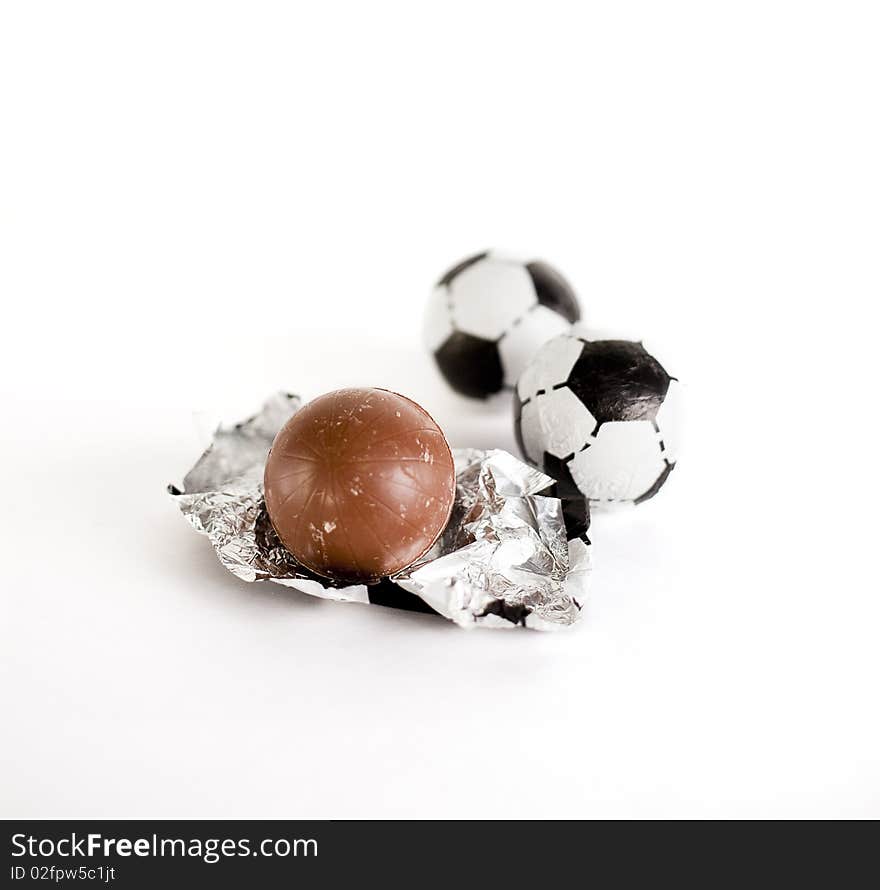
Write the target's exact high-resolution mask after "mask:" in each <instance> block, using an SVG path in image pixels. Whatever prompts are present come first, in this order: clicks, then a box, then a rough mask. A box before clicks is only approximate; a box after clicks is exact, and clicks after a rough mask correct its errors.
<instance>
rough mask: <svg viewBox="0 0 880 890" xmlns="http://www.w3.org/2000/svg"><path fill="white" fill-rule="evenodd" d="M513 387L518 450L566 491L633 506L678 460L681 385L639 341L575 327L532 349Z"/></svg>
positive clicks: (651, 493) (565, 493)
mask: <svg viewBox="0 0 880 890" xmlns="http://www.w3.org/2000/svg"><path fill="white" fill-rule="evenodd" d="M516 389H517V391H516V396H515V397H514V412H515V417H514V426H515V431H516V437H517V440H518V442H519V446H520V450H521V451H522V453H523V455H524V456H525V458H526V460H528V461H529V462H531V463H532V464H534V465H535V466H537V467H540V468H541V469H542V470H543V471H544V472H545V473H547V474H548V475H550V476H553V477H554V478H555V479H556V480H557V483H558V485H557V488H558V492H559V494H560V495H561V496H562V497H576V496H583V497H586V498H588V499H589V500H590V501H592V502H594V503H636V504H639V503H641V502H642V501H646V500H648V498H651V497H653V496H654V495H655V494H656V493H657V492H658V491H659V490H660V488H661V486H662V485H663V484H664V483H665V482H666V480H667V479H668V478H669V474H670V473H671V472H672V470H673V468H674V467H675V462H676V459H677V453H678V443H679V439H680V418H681V412H680V399H681V391H680V385H679V383H678V381H677V380H676V378H675V377H671V376H670V375H669V374H668V373H667V372H666V369H665V368H664V367H663V366H662V365H661V364H660V362H658V361H657V359H656V358H655V357H654V356H653V355H651V354H650V353H649V352H648V351H647V350H646V349H645V347H644V346H643V345H642V343H641V342H638V341H633V340H614V339H593V337H592V336H591V335H589V334H588V333H587V332H585V331H583V330H582V329H580V328H578V327H574V328H572V329H571V331H569V333H567V334H564V335H562V336H560V337H556V338H554V339H553V340H550V341H549V342H548V343H546V344H545V345H544V346H543V347H542V348H541V349H540V350H539V351H538V353H537V355H536V356H535V358H534V359H533V360H532V362H531V363H530V364H529V366H528V367H527V368H526V370H525V371H524V372H523V374H522V376H521V377H520V379H519V382H518V383H517V388H516Z"/></svg>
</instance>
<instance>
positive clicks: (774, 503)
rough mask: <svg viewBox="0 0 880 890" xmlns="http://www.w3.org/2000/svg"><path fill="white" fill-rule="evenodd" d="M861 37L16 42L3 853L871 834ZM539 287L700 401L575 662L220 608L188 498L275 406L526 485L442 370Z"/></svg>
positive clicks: (475, 11) (296, 24)
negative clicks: (357, 402) (382, 819)
mask: <svg viewBox="0 0 880 890" xmlns="http://www.w3.org/2000/svg"><path fill="white" fill-rule="evenodd" d="M878 40H880V34H878V17H877V11H876V6H875V5H874V4H871V3H864V4H857V3H841V2H834V3H832V2H828V3H810V2H804V3H790V4H787V3H779V2H769V3H768V2H760V3H749V2H737V3H710V4H707V3H697V2H695V3H664V4H652V3H644V4H640V3H638V4H637V3H627V2H621V3H608V4H601V5H587V4H581V3H571V4H558V3H551V2H543V3H540V4H535V3H512V2H505V3H485V2H468V3H460V4H459V3H453V2H444V3H443V4H431V5H430V6H429V5H427V4H415V3H377V2H373V3H364V4H355V3H351V4H335V3H323V4H308V5H307V4H298V5H297V4H278V5H273V4H264V3H250V2H249V3H238V4H229V3H206V4H203V5H199V4H194V3H177V2H175V3H156V2H154V3H149V4H128V3H126V4H120V3H90V2H85V3H77V4H70V3H57V4H53V3H39V4H35V3H24V2H23V3H16V2H9V3H5V4H4V5H3V7H2V13H0V90H2V94H0V128H2V138H0V185H2V192H0V300H2V306H3V322H2V326H0V330H2V350H0V363H2V366H0V372H2V373H0V388H2V437H0V470H2V494H3V500H4V508H3V511H2V514H0V547H2V565H0V587H2V597H3V599H2V612H0V623H2V651H0V669H2V677H0V679H2V702H0V705H2V715H3V716H2V723H3V729H2V735H0V760H2V770H3V775H2V786H0V801H2V802H0V815H2V816H4V817H24V816H37V817H50V816H53V817H96V816H106V817H208V816H217V817H310V816H311V817H343V816H368V817H377V816H474V817H514V816H516V817H520V816H522V817H545V816H584V817H609V816H610V817H639V816H642V817H684V816H695V817H745V816H751V817H780V816H794V817H818V816H824V817H864V816H873V817H877V816H880V765H878V750H880V718H878V708H877V699H878V689H877V686H878V676H880V656H878V625H880V621H878V619H880V602H878V593H877V591H878V584H877V580H876V577H875V575H876V566H877V551H878V545H877V520H876V503H877V496H878V491H877V473H878V470H877V467H878V465H880V464H878V447H880V439H878V436H877V432H878V430H877V420H876V418H877V413H878V408H877V391H878V370H877V366H878V357H877V347H876V343H877V338H876V323H877V310H876V304H877V299H878V275H877V270H878V264H877V257H878V250H877V249H878V235H880V226H878V207H880V201H878V199H880V188H878V158H880V138H878V135H880V134H878V82H880V70H878V53H877V46H878ZM487 246H497V247H503V248H509V249H522V250H525V251H528V252H532V253H534V254H536V255H539V256H543V257H545V258H546V259H548V260H550V261H551V262H553V263H555V264H556V265H558V266H559V268H561V269H562V270H563V271H564V272H565V273H566V275H567V276H568V277H569V278H570V279H571V280H572V281H573V282H574V284H575V286H576V288H577V289H578V292H579V294H580V297H581V301H582V304H583V307H584V311H585V315H586V317H587V320H588V322H590V323H592V324H594V325H596V326H599V327H624V328H627V329H630V330H635V331H638V332H640V333H641V334H642V335H643V336H644V337H645V339H646V341H649V342H650V343H651V344H661V343H662V344H664V346H663V348H662V350H661V349H660V348H659V347H657V346H655V347H654V348H655V349H656V351H657V352H658V355H659V358H660V359H661V361H662V362H663V363H664V364H665V365H666V366H667V368H668V369H669V371H670V372H671V373H673V374H675V375H676V376H679V377H681V378H682V380H684V381H686V382H687V383H688V398H689V427H688V443H687V444H688V448H687V451H686V454H685V457H684V459H683V460H682V461H681V462H680V465H679V467H678V468H677V469H676V471H675V473H674V474H673V475H672V477H671V478H670V480H669V483H668V485H667V487H666V488H665V489H664V490H663V492H662V493H661V494H660V495H658V497H657V498H655V499H654V500H653V501H652V502H650V503H648V504H646V505H644V506H643V507H641V508H638V509H637V510H635V511H633V512H630V513H627V514H624V515H618V516H611V517H608V516H598V517H597V518H596V519H595V522H594V528H593V541H594V545H595V546H594V557H595V565H596V569H595V572H594V587H593V592H592V598H591V600H590V601H589V603H588V605H587V608H586V610H585V617H584V621H583V622H582V624H581V625H580V626H578V627H577V628H575V629H573V630H571V631H570V632H565V633H559V634H555V635H553V634H550V635H542V634H539V633H528V632H508V633H502V632H493V631H475V632H473V633H466V632H463V631H461V630H458V629H456V628H455V627H454V626H452V625H449V624H447V623H446V622H444V621H442V620H440V619H434V618H430V617H424V616H416V615H411V614H403V613H397V612H394V611H392V610H387V609H382V608H376V607H373V608H371V607H365V606H340V605H336V604H333V603H326V602H320V601H317V600H313V599H309V598H308V597H305V596H302V595H299V594H296V593H292V592H285V591H283V590H280V589H276V588H275V587H273V586H272V585H248V584H245V583H243V582H240V581H238V580H236V579H235V578H234V577H232V576H231V575H229V574H227V573H226V572H225V571H224V569H223V568H222V567H221V566H220V565H219V563H218V562H217V561H216V559H215V557H214V555H213V553H212V551H211V548H210V546H209V544H208V542H207V540H206V539H204V538H202V537H200V536H198V535H196V534H194V533H193V532H192V531H191V529H190V528H189V527H188V526H187V524H186V522H185V521H184V519H183V518H182V517H181V516H180V514H179V512H178V510H177V507H176V506H175V505H174V504H173V503H172V502H171V500H170V499H169V498H168V497H167V495H166V494H165V491H164V487H165V484H166V483H168V482H171V481H176V482H179V481H180V479H181V477H182V476H183V473H184V472H185V471H186V469H187V468H188V467H189V466H190V465H191V463H192V462H193V461H194V459H195V458H196V456H197V454H198V452H199V450H200V448H201V446H202V445H203V444H204V442H205V436H206V434H208V433H209V432H210V429H211V425H212V423H214V421H215V420H217V419H220V418H222V419H225V420H228V421H234V420H237V419H239V418H240V417H241V416H243V415H246V414H247V413H249V412H251V411H252V410H253V409H255V408H256V407H257V406H258V405H259V404H260V403H261V402H262V400H263V399H264V397H265V396H266V395H268V394H269V393H270V392H272V391H274V390H276V389H289V390H292V391H296V392H299V393H301V394H302V395H304V396H307V397H309V396H314V395H317V394H318V393H320V392H322V391H326V390H330V389H333V388H335V387H338V386H340V385H344V384H354V385H358V384H360V385H382V386H387V387H391V388H394V389H398V390H402V391H403V392H405V393H407V394H408V395H410V396H412V397H414V398H416V399H417V400H418V401H420V402H422V403H423V404H424V405H425V406H426V407H427V408H428V410H429V411H431V413H433V414H434V415H435V417H436V418H437V419H438V420H439V421H440V423H441V424H442V425H443V426H444V427H445V428H446V430H447V432H448V434H449V437H450V439H451V440H452V442H453V444H455V445H478V446H485V445H494V446H502V447H508V448H511V449H513V448H514V444H513V438H512V433H511V427H510V418H509V416H508V412H507V409H506V407H504V406H501V407H500V408H498V407H496V408H494V409H487V408H486V407H482V406H474V405H473V404H471V403H468V402H465V401H463V400H458V399H456V398H455V397H453V396H451V395H449V394H448V393H447V392H446V390H445V389H444V386H443V384H442V381H441V380H440V378H439V377H438V376H437V375H436V373H435V371H434V369H433V367H432V365H431V363H430V360H429V358H428V357H427V356H426V355H425V354H424V353H423V351H422V349H421V346H420V345H419V341H418V332H419V326H420V320H421V313H422V309H423V306H424V304H425V300H426V296H427V293H428V291H429V289H430V286H431V284H432V283H433V281H434V280H435V279H436V278H437V277H438V276H439V275H440V274H441V273H442V272H443V271H444V269H445V267H447V266H448V265H450V264H451V263H452V262H454V261H456V260H457V259H459V258H460V257H462V256H464V255H466V254H468V253H470V252H473V251H477V250H481V249H483V248H485V247H487Z"/></svg>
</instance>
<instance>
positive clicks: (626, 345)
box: [568, 340, 672, 424]
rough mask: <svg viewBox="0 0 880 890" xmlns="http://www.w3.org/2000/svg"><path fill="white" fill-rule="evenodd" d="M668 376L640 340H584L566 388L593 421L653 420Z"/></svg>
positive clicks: (668, 378) (660, 402)
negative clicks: (584, 407)
mask: <svg viewBox="0 0 880 890" xmlns="http://www.w3.org/2000/svg"><path fill="white" fill-rule="evenodd" d="M671 379H672V378H671V377H670V376H669V375H668V374H667V373H666V371H665V370H664V369H663V366H662V365H661V364H660V362H658V361H657V359H655V358H654V357H653V356H652V355H650V354H649V353H648V352H647V350H646V349H645V347H644V346H642V344H641V343H634V342H633V341H632V340H594V341H590V342H586V343H584V348H583V351H582V352H581V355H580V358H579V359H578V360H577V361H576V362H575V364H574V367H573V368H572V369H571V373H570V374H569V375H568V387H569V389H571V390H572V392H574V394H575V395H576V396H577V397H578V398H579V399H580V400H581V401H582V402H583V403H584V405H586V407H587V409H588V410H589V412H590V414H592V415H593V417H595V418H596V421H597V423H600V424H601V423H607V422H608V421H611V420H654V418H655V417H656V416H657V411H658V409H659V408H660V406H661V405H662V404H663V399H665V398H666V391H667V390H668V389H669V381H670V380H671Z"/></svg>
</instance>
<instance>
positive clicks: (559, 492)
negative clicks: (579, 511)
mask: <svg viewBox="0 0 880 890" xmlns="http://www.w3.org/2000/svg"><path fill="white" fill-rule="evenodd" d="M569 457H570V456H569ZM541 469H542V470H543V471H544V472H545V473H546V474H547V475H548V476H552V477H553V478H554V479H555V480H556V485H553V486H551V490H550V491H548V490H547V489H544V491H542V492H541V494H549V495H550V496H551V497H555V498H562V499H563V500H565V499H566V498H572V499H574V500H577V499H578V498H583V496H584V495H583V492H582V491H581V490H580V489H579V488H578V487H577V483H575V481H574V479H573V478H572V476H571V470H569V469H568V460H567V459H563V458H559V457H555V456H554V455H552V454H550V452H548V451H545V452H544V458H543V460H542V461H541Z"/></svg>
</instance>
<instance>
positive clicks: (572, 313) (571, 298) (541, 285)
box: [526, 261, 581, 324]
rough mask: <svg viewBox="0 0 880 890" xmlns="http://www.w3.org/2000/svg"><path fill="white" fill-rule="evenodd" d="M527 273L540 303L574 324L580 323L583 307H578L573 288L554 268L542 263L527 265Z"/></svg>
mask: <svg viewBox="0 0 880 890" xmlns="http://www.w3.org/2000/svg"><path fill="white" fill-rule="evenodd" d="M526 271H527V272H528V273H529V275H531V277H532V283H533V284H534V285H535V293H536V294H537V295H538V303H539V304H540V305H541V306H546V307H547V308H548V309H552V310H553V311H554V312H555V313H556V314H557V315H561V316H562V317H563V318H564V319H566V320H567V321H570V322H571V323H572V324H574V322H576V321H580V317H581V307H580V306H578V301H577V297H576V296H575V293H574V290H573V288H572V286H571V285H570V284H569V283H568V282H567V281H566V280H565V279H564V278H563V277H562V276H561V275H560V274H559V272H557V271H556V270H555V269H554V268H553V267H552V266H548V265H547V263H542V262H540V261H537V262H534V263H527V264H526Z"/></svg>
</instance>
